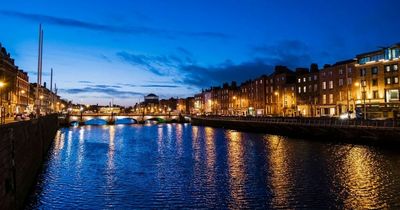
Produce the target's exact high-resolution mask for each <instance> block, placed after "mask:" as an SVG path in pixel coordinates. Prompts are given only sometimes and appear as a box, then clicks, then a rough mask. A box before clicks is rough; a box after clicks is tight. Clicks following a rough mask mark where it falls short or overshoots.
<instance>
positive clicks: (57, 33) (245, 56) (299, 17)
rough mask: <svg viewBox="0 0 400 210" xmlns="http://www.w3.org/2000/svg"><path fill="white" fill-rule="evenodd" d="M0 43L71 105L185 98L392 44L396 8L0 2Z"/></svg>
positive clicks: (364, 1) (380, 4)
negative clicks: (277, 68) (40, 72)
mask: <svg viewBox="0 0 400 210" xmlns="http://www.w3.org/2000/svg"><path fill="white" fill-rule="evenodd" d="M0 5H2V7H1V8H0V19H1V21H0V26H1V27H0V42H1V43H2V45H3V46H5V47H6V48H7V50H8V51H9V52H10V53H11V54H12V57H14V58H15V60H16V64H17V65H18V66H19V67H20V68H22V69H24V70H25V71H27V72H29V75H30V80H31V82H35V81H36V75H34V72H36V70H37V36H38V31H37V30H38V24H39V23H42V24H43V28H44V61H43V68H44V72H45V75H44V80H45V81H49V80H50V79H49V76H48V73H49V72H50V68H53V69H54V75H55V82H56V83H57V86H58V88H59V94H60V95H61V96H62V97H64V98H67V99H70V100H73V102H76V103H91V104H96V103H99V104H108V103H109V101H111V100H114V102H115V103H117V104H122V105H133V104H134V103H136V102H137V101H138V100H139V99H141V100H142V98H143V95H145V94H148V93H151V92H153V93H156V94H158V95H160V96H161V97H162V98H168V97H185V96H191V95H193V94H194V93H196V92H199V91H200V90H201V89H202V88H207V87H209V86H211V85H219V84H221V83H222V82H229V81H231V80H237V81H239V82H241V81H243V80H247V79H250V78H254V77H256V76H258V75H261V74H268V73H270V72H271V70H272V68H273V66H274V65H287V66H289V67H291V68H295V67H308V66H309V65H310V63H312V62H316V63H318V64H319V65H320V66H322V65H323V64H325V63H334V62H336V61H339V60H343V59H349V58H353V57H354V56H355V55H356V54H358V53H362V52H366V51H371V50H375V49H377V48H378V47H380V46H387V45H390V44H393V43H397V42H400V38H399V34H400V27H398V26H399V20H400V19H399V16H398V8H400V1H396V0H386V1H385V0H383V1H373V0H356V1H350V0H347V1H342V0H336V1H319V0H318V1H317V0H302V1H295V0H293V1H289V0H282V1H269V0H263V1H261V0H260V1H257V0H226V1H225V0H219V1H215V0H213V1H209V0H202V1H192V0H186V1H184V0H181V1H177V0H171V1H159V0H157V1H154V0H146V1H133V0H126V1H121V0H114V1H103V0H98V1H89V0H87V1H76V0H69V1H46V0H41V1H23V0H13V1H3V0H0Z"/></svg>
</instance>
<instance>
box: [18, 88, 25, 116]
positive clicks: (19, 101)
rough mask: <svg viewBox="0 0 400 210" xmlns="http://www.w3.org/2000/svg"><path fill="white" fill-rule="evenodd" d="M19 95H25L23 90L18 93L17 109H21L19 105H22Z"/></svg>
mask: <svg viewBox="0 0 400 210" xmlns="http://www.w3.org/2000/svg"><path fill="white" fill-rule="evenodd" d="M21 94H25V90H21V91H19V92H18V103H19V107H20V108H21V105H22V103H21ZM19 111H20V110H18V112H19Z"/></svg>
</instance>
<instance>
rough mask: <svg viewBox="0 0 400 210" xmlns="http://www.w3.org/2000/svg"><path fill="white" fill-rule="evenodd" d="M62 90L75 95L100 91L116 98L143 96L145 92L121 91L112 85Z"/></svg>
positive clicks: (61, 90)
mask: <svg viewBox="0 0 400 210" xmlns="http://www.w3.org/2000/svg"><path fill="white" fill-rule="evenodd" d="M60 92H61V93H67V94H73V95H74V94H94V93H100V94H104V95H105V96H109V97H115V98H130V97H135V96H143V93H139V92H132V91H121V90H117V89H115V88H110V87H83V88H70V89H60Z"/></svg>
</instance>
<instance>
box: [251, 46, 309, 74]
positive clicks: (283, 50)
mask: <svg viewBox="0 0 400 210" xmlns="http://www.w3.org/2000/svg"><path fill="white" fill-rule="evenodd" d="M251 54H252V55H253V56H256V57H257V58H258V59H260V60H263V61H264V62H265V63H269V64H271V65H285V66H288V67H290V68H295V67H299V66H305V65H307V66H308V65H309V64H310V63H311V62H312V58H311V53H310V49H309V47H308V45H307V44H306V43H304V42H302V41H299V40H283V41H280V42H277V43H276V44H272V45H260V46H256V47H253V48H252V49H251Z"/></svg>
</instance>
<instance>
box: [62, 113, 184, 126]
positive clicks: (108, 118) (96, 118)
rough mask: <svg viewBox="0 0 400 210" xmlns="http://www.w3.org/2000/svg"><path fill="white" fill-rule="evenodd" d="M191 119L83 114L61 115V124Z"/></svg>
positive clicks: (181, 120)
mask: <svg viewBox="0 0 400 210" xmlns="http://www.w3.org/2000/svg"><path fill="white" fill-rule="evenodd" d="M189 121H190V117H188V116H180V115H130V114H125V115H115V114H81V115H64V116H60V124H64V125H107V124H108V125H113V124H145V123H146V124H148V123H167V122H189Z"/></svg>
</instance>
